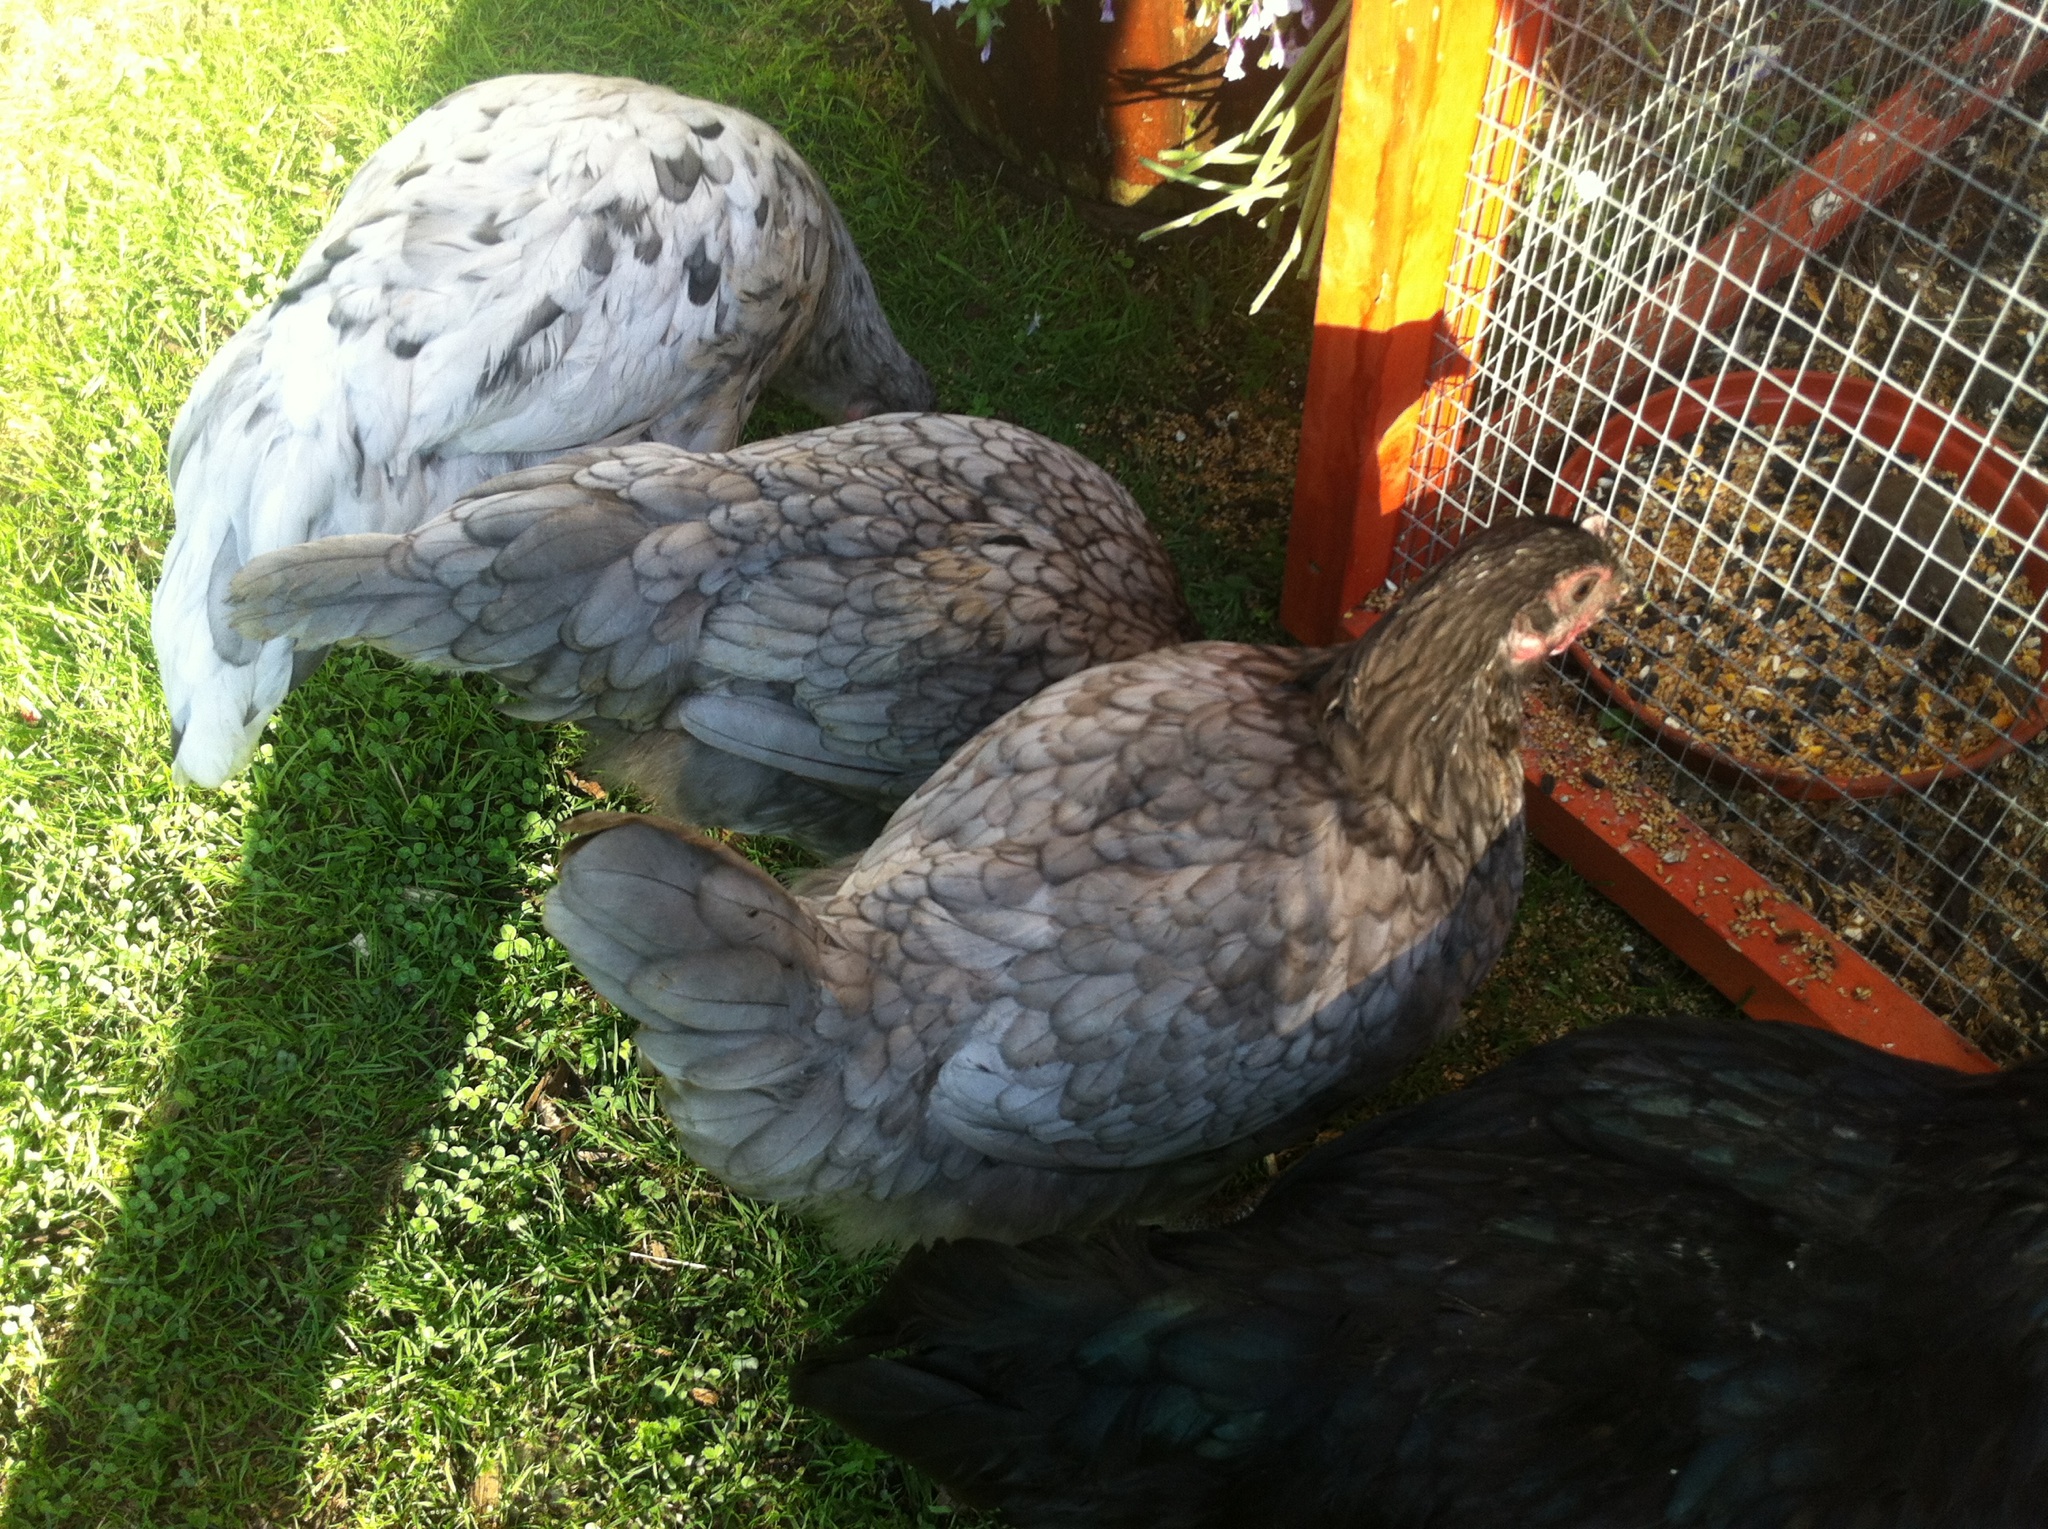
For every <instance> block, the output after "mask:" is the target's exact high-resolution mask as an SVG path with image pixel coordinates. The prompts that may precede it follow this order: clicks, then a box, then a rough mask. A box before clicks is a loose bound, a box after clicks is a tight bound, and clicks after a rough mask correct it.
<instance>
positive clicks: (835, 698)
mask: <svg viewBox="0 0 2048 1529" xmlns="http://www.w3.org/2000/svg"><path fill="white" fill-rule="evenodd" d="M231 603H232V616H233V620H234V623H235V626H236V629H237V630H238V632H241V633H244V634H247V635H248V636H249V637H250V638H251V639H260V640H266V641H268V640H288V641H290V642H293V643H296V644H298V645H300V646H302V647H325V646H328V645H330V644H334V643H348V642H361V643H367V644H370V645H372V646H375V647H379V648H382V649H384V650H385V651H387V652H391V653H395V654H397V655H398V656H400V657H402V658H406V659H409V660H411V661H413V662H416V663H422V664H428V665H432V666H435V667H438V668H445V669H464V670H481V671H483V672H485V673H488V674H491V675H493V676H495V677H496V678H497V679H498V680H500V681H501V682H502V683H503V684H504V685H505V686H506V687H507V688H508V689H509V690H510V691H511V692H512V695H513V700H512V702H511V704H510V705H509V706H508V708H507V709H508V710H510V711H511V712H513V713H514V714H515V715H518V716H522V717H527V718H530V719H533V720H536V721H577V722H581V723H583V724H584V725H585V726H587V727H589V728H591V729H592V730H593V731H594V732H595V733H596V734H597V736H598V747H597V749H596V751H595V753H594V754H593V756H592V758H591V760H590V767H591V768H592V769H593V770H594V771H595V772H596V773H597V774H598V775H599V777H600V778H602V779H604V780H605V781H607V783H609V784H612V785H615V786H627V787H631V788H633V789H636V790H638V791H640V792H641V793H642V794H644V795H647V796H649V797H651V798H652V799H653V800H654V801H655V802H656V803H657V804H658V805H659V806H660V808H661V810H662V811H664V812H665V813H667V814H669V815H671V816H674V817H677V818H681V819H685V820H687V821H690V822H693V823H697V824H700V825H704V826H713V827H721V828H732V829H739V830H743V831H746V832H750V833H783V834H789V835H792V836H794V837H797V838H801V839H804V840H806V841H807V842H809V843H810V844H812V845H813V846H815V847H817V848H818V849H820V850H822V851H824V852H826V853H828V854H839V853H845V852H847V851H850V850H854V849H858V848H860V847H862V846H864V845H865V844H867V843H868V842H869V841H870V840H872V839H873V837H874V836H875V834H876V833H877V832H878V831H879V830H880V828H881V826H882V824H883V822H884V821H885V820H886V819H887V817H888V814H889V812H890V811H891V810H893V809H894V807H895V806H896V804H897V803H899V802H901V801H902V800H903V799H904V798H905V797H906V796H908V795H909V794H910V792H911V791H912V790H914V789H915V788H916V787H917V786H918V785H919V784H920V783H921V782H922V781H923V780H924V779H925V777H926V776H928V775H929V774H930V773H931V772H932V771H933V770H935V769H937V768H938V767H939V765H940V764H941V763H943V762H944V760H945V759H946V757H947V755H949V754H950V753H951V752H952V751H953V750H954V749H955V748H957V747H958V746H959V745H960V744H961V743H963V742H965V741H966V740H967V739H968V738H969V737H971V736H972V735H973V734H974V733H975V732H976V731H977V730H978V729H979V728H981V727H982V726H984V725H985V724H987V723H989V722H992V721H994V720H995V719H996V718H997V717H999V716H1001V715H1002V714H1003V713H1004V712H1006V711H1008V710H1009V709H1010V708H1011V707H1012V706H1015V705H1016V704H1017V703H1018V702H1020V701H1023V700H1024V699H1026V698H1027V697H1029V696H1031V695H1034V694H1036V693H1037V692H1038V691H1040V690H1042V689H1044V688H1045V687H1046V686H1047V685H1049V684H1051V683H1052V682H1053V681H1054V680H1057V679H1060V678H1062V677H1064V676H1066V675H1068V674H1071V673H1073V672H1074V671H1075V670H1077V669H1080V668H1082V667H1084V666H1085V665H1088V664H1091V663H1102V662H1107V661H1109V660H1112V659H1118V658H1125V657H1129V656H1130V655H1132V654H1134V653H1141V652H1144V651H1147V650H1148V649H1151V648H1155V647H1160V646H1163V645H1165V644H1167V643H1171V642H1174V641H1176V640H1178V639H1181V638H1183V637H1186V636H1188V635H1191V627H1190V623H1189V617H1188V612H1187V607H1186V605H1185V604H1184V602H1183V601H1182V599H1181V596H1180V588H1179V584H1178V581H1177V580H1176V578H1175V576H1174V572H1173V568H1172V565H1171V563H1170V562H1169V561H1168V560H1167V557H1166V554H1165V551H1164V550H1163V549H1162V548H1161V547H1160V545H1159V543H1158V540H1157V538H1156V537H1154V536H1153V534H1152V532H1151V530H1150V529H1149V528H1148V527H1147V525H1146V524H1145V519H1144V515H1143V513H1142V512H1141V511H1140V510H1139V509H1138V507H1137V506H1136V504H1134V503H1133V502H1132V501H1131V498H1130V496H1129V495H1128V494H1126V493H1125V492H1124V491H1123V489H1122V488H1121V487H1119V486H1118V485H1117V483H1116V481H1115V480H1114V479H1112V478H1110V477H1109V475H1108V474H1106V473H1104V472H1103V471H1102V470H1101V469H1100V468H1098V467H1096V466H1094V465H1093V464H1092V463H1089V462H1088V461H1086V460H1085V459H1083V458H1082V457H1080V456H1078V455H1076V454H1075V453H1073V452H1071V451H1069V450H1067V449H1066V448H1065V447H1063V446H1059V445H1057V444H1056V443H1054V442H1052V441H1048V440H1046V439H1044V438H1043V437H1042V436H1037V435H1033V434H1032V433H1031V432H1030V431H1028V430H1023V429H1020V428H1018V427H1017V426H1014V425H1006V424H1004V423H1002V422H1001V421H997V420H978V419H963V418H955V417H950V416H946V415H896V416H881V417H877V418H874V419H867V420H859V421H855V422H853V423H851V424H846V425H837V426H833V427H830V428H827V429H824V430H817V431H811V432H808V433H806V434H803V435H797V436H790V437H787V438H784V439H781V440H774V441H762V442H756V443H755V444H753V445H749V446H745V447H742V448H740V449H739V450H736V451H731V452H719V453H692V452H685V451H680V450H677V449H675V448H673V447H667V446H660V445H653V444H643V445H636V446H614V447H605V448H600V449H595V450H590V451H582V452H573V453H570V454H569V455H567V456H564V457H562V458H560V459H558V460H557V461H554V462H551V463H548V464H546V465H544V466H541V467H535V468H530V469H528V470H526V471H524V472H521V473H515V474H513V475H511V476H509V477H506V478H501V479H498V480H495V481H493V482H491V483H487V484H485V485H483V487H481V488H480V489H478V490H477V492H476V493H475V494H474V495H472V496H471V497H469V498H468V499H466V500H464V501H462V502H461V503H459V504H458V505H456V507H455V508H454V509H453V510H451V511H450V512H449V513H448V514H446V515H444V516H442V517H440V518H439V519H437V520H434V521H432V522H430V523H428V524H427V525H425V526H422V527H421V528H420V529H419V530H417V531H413V532H410V533H408V534H406V535H403V536H391V535H384V536H370V535H361V536H352V537H337V538H332V539H330V540H327V541H321V542H313V543H309V544H307V545H305V546H302V547H295V548H287V549H284V550H282V551H278V552H274V553H269V554H266V555H265V556H263V557H261V558H258V559H257V560H256V561H255V562H253V563H251V564H250V565H249V566H248V567H247V568H246V569H244V570H243V571H242V573H241V574H240V575H239V576H238V577H237V578H236V579H235V580H234V584H233V593H232V595H231Z"/></svg>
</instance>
